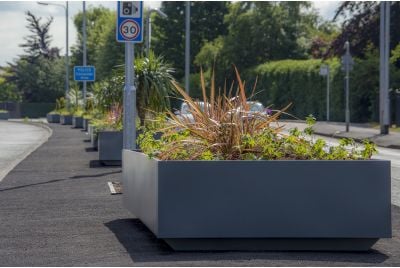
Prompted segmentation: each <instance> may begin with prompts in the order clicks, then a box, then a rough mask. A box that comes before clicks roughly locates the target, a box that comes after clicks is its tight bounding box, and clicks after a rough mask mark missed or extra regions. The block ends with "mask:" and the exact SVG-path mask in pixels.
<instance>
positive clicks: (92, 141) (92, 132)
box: [88, 125, 98, 150]
mask: <svg viewBox="0 0 400 268" xmlns="http://www.w3.org/2000/svg"><path fill="white" fill-rule="evenodd" d="M88 130H89V136H90V144H91V146H92V148H93V149H95V150H97V146H98V142H97V132H96V129H95V127H94V126H93V125H89V126H88Z"/></svg>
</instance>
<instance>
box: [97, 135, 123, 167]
mask: <svg viewBox="0 0 400 268" xmlns="http://www.w3.org/2000/svg"><path fill="white" fill-rule="evenodd" d="M98 150H99V160H100V161H102V160H103V161H121V159H122V132H120V131H99V132H98Z"/></svg>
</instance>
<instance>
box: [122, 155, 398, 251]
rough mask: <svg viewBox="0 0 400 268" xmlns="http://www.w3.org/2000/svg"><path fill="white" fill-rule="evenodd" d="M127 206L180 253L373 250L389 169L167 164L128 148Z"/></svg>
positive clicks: (370, 164)
mask: <svg viewBox="0 0 400 268" xmlns="http://www.w3.org/2000/svg"><path fill="white" fill-rule="evenodd" d="M122 166H123V191H124V194H123V201H124V205H125V207H126V208H128V209H129V210H130V211H131V212H132V213H133V214H134V215H135V216H137V217H138V218H139V219H140V220H141V221H142V222H143V223H144V224H145V225H146V226H147V227H148V228H149V229H150V230H151V231H152V232H153V233H154V234H155V235H156V237H157V238H160V239H164V240H165V241H166V242H167V243H168V244H169V245H170V246H171V247H172V248H174V249H175V250H351V251H353V250H368V249H369V248H370V247H371V246H372V245H373V244H374V243H375V242H376V241H377V240H378V239H379V238H390V237H391V235H392V231H391V197H390V161H381V160H366V161H311V160H310V161H284V160H282V161H158V160H155V159H150V158H149V157H148V156H146V155H144V154H142V153H139V152H135V151H130V150H123V163H122Z"/></svg>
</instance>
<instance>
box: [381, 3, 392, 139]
mask: <svg viewBox="0 0 400 268" xmlns="http://www.w3.org/2000/svg"><path fill="white" fill-rule="evenodd" d="M389 44H390V2H387V1H382V2H381V3H380V40H379V51H380V53H379V64H380V65H379V121H380V128H381V134H384V135H385V134H389V126H390V111H389V109H390V106H389V53H390V47H389Z"/></svg>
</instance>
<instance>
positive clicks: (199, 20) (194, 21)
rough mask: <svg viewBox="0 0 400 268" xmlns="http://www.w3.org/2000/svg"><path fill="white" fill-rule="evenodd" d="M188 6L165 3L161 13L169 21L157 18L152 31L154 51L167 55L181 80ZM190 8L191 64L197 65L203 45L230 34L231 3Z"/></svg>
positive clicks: (193, 4) (195, 4) (207, 3)
mask: <svg viewBox="0 0 400 268" xmlns="http://www.w3.org/2000/svg"><path fill="white" fill-rule="evenodd" d="M185 3H186V2H176V1H163V2H162V4H161V8H160V9H161V10H162V11H163V12H164V13H165V14H167V15H168V19H167V20H165V19H163V18H161V17H160V16H157V15H155V14H154V20H153V22H154V24H153V28H152V47H153V48H154V51H155V52H156V54H158V55H163V56H164V57H165V59H166V61H167V62H170V63H171V64H172V66H174V68H176V78H177V79H181V78H182V77H183V76H184V66H185V63H184V60H185V55H184V53H185V47H184V46H185ZM190 4H191V10H190V15H191V16H190V22H191V31H190V38H191V45H190V50H191V53H190V54H191V59H190V62H193V60H194V58H195V56H196V55H197V53H198V52H199V51H200V48H201V47H202V46H203V44H205V43H206V42H208V41H212V40H214V39H215V38H217V37H218V36H219V35H224V34H225V33H226V26H225V25H224V23H223V21H224V15H225V14H226V13H227V12H228V9H227V7H228V6H229V2H225V1H191V2H190ZM114 39H115V37H114ZM194 71H195V69H194V66H193V65H191V72H194Z"/></svg>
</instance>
